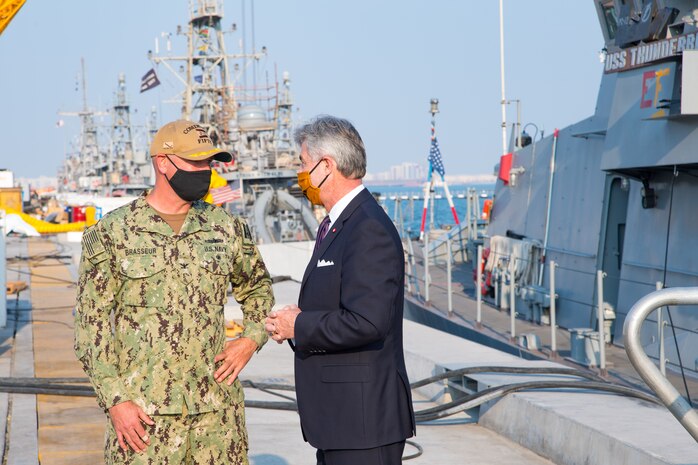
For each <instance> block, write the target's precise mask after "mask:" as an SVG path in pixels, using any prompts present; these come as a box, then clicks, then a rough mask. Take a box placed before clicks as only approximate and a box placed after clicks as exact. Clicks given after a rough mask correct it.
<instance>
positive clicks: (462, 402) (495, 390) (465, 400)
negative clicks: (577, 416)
mask: <svg viewBox="0 0 698 465" xmlns="http://www.w3.org/2000/svg"><path fill="white" fill-rule="evenodd" d="M531 389H592V390H595V391H605V392H611V393H614V394H622V395H625V396H630V397H636V398H638V399H641V400H644V401H647V402H652V403H654V404H660V402H659V400H658V399H657V398H656V397H654V396H651V395H649V394H646V393H645V392H642V391H640V390H637V389H633V388H629V387H625V386H620V385H617V384H611V383H598V382H594V381H529V382H525V383H514V384H505V385H502V386H494V387H491V388H488V389H485V390H483V391H480V392H477V393H475V394H471V395H467V396H464V397H462V398H460V399H457V400H454V401H452V402H447V403H445V404H441V405H438V406H436V407H432V408H428V409H424V410H420V411H418V412H415V418H416V419H417V421H421V422H424V421H433V420H438V419H439V418H445V417H448V416H451V415H455V414H457V413H460V412H462V411H463V410H467V409H471V408H474V407H477V406H479V405H481V404H483V403H485V402H488V401H490V400H493V399H496V398H497V397H501V396H503V395H505V394H509V393H512V392H517V391H524V390H531ZM454 407H458V409H457V410H450V409H453V408H454Z"/></svg>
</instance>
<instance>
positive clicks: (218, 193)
mask: <svg viewBox="0 0 698 465" xmlns="http://www.w3.org/2000/svg"><path fill="white" fill-rule="evenodd" d="M211 196H212V197H213V203H215V204H216V205H220V204H224V203H226V202H232V201H233V200H237V199H239V198H240V181H235V182H233V183H231V184H227V185H225V186H223V187H215V188H213V189H211Z"/></svg>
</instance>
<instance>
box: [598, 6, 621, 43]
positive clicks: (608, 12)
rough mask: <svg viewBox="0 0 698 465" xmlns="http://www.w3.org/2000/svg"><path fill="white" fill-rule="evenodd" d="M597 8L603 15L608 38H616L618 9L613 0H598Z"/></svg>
mask: <svg viewBox="0 0 698 465" xmlns="http://www.w3.org/2000/svg"><path fill="white" fill-rule="evenodd" d="M599 9H600V11H601V13H602V15H603V20H604V24H603V25H604V26H605V28H606V34H607V36H608V39H609V40H613V39H615V38H616V31H617V30H618V10H617V9H616V6H615V2H614V1H613V0H599Z"/></svg>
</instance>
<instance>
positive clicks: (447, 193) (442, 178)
mask: <svg viewBox="0 0 698 465" xmlns="http://www.w3.org/2000/svg"><path fill="white" fill-rule="evenodd" d="M441 181H442V182H443V183H444V190H445V191H446V198H447V199H448V206H449V207H451V213H453V219H454V220H456V224H457V225H459V224H460V221H458V213H456V207H455V205H453V197H452V196H451V191H450V190H449V189H448V183H447V182H446V178H445V176H441Z"/></svg>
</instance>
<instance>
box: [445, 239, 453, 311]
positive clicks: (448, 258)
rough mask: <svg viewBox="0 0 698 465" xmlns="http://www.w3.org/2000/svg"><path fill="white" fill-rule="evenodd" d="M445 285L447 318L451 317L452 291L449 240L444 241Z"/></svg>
mask: <svg viewBox="0 0 698 465" xmlns="http://www.w3.org/2000/svg"><path fill="white" fill-rule="evenodd" d="M446 280H447V282H446V284H447V286H448V316H449V318H450V317H452V316H453V290H452V289H451V281H452V277H451V238H450V237H448V238H447V239H446Z"/></svg>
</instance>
